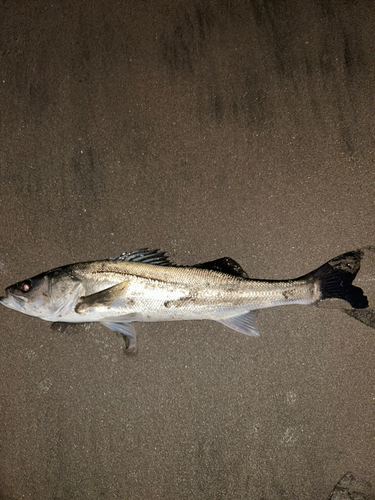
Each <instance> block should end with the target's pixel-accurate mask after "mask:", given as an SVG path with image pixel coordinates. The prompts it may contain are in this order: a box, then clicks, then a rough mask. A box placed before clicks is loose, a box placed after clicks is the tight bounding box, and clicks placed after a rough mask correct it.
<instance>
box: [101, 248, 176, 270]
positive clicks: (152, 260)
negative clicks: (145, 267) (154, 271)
mask: <svg viewBox="0 0 375 500" xmlns="http://www.w3.org/2000/svg"><path fill="white" fill-rule="evenodd" d="M109 260H126V261H128V262H141V263H142V264H152V265H154V266H173V264H172V262H171V261H170V260H169V258H168V257H167V256H166V255H165V252H161V251H160V250H149V249H148V248H140V249H139V250H134V251H133V252H129V253H122V254H121V255H119V256H118V257H112V258H111V259H109Z"/></svg>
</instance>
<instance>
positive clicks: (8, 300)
mask: <svg viewBox="0 0 375 500" xmlns="http://www.w3.org/2000/svg"><path fill="white" fill-rule="evenodd" d="M5 293H6V295H5V296H4V297H0V304H2V305H3V306H5V307H9V308H10V309H16V310H18V309H20V308H22V307H23V306H24V305H25V304H27V302H29V299H27V298H26V297H22V296H21V295H17V294H15V293H12V292H10V291H9V290H5Z"/></svg>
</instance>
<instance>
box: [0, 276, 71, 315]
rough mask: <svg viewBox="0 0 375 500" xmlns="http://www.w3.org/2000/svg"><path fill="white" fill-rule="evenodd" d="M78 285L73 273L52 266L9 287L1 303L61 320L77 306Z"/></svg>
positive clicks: (24, 312)
mask: <svg viewBox="0 0 375 500" xmlns="http://www.w3.org/2000/svg"><path fill="white" fill-rule="evenodd" d="M77 285H79V284H78V283H77V280H76V279H75V278H74V276H72V275H71V273H67V272H63V271H62V270H61V269H53V270H52V271H48V272H46V273H42V274H39V275H37V276H34V277H33V278H28V279H26V280H23V281H19V282H18V283H16V284H14V285H11V286H9V287H7V288H6V289H5V296H4V297H0V304H2V305H3V306H5V307H9V308H10V309H14V310H16V311H19V312H22V313H23V314H27V315H29V316H36V317H38V318H42V319H44V320H47V321H62V317H63V316H64V314H67V313H68V312H69V311H70V310H71V309H72V307H74V304H75V300H76V298H77V294H78V295H79V291H78V290H77V288H79V286H77Z"/></svg>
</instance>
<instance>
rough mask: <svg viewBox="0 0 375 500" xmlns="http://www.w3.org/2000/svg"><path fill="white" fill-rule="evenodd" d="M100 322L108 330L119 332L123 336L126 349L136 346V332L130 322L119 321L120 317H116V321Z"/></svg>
mask: <svg viewBox="0 0 375 500" xmlns="http://www.w3.org/2000/svg"><path fill="white" fill-rule="evenodd" d="M100 324H101V325H103V326H106V327H107V328H109V329H110V330H113V331H115V332H119V333H121V335H123V336H124V337H125V344H126V349H127V350H134V349H135V347H136V346H137V338H136V333H135V330H134V328H133V327H132V326H131V324H130V323H128V322H126V321H121V318H118V320H117V321H116V320H113V321H101V322H100Z"/></svg>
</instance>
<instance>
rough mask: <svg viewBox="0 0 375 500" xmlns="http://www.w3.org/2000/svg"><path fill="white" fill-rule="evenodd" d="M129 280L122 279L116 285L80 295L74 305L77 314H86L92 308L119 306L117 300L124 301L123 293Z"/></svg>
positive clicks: (91, 310)
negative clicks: (84, 295)
mask: <svg viewBox="0 0 375 500" xmlns="http://www.w3.org/2000/svg"><path fill="white" fill-rule="evenodd" d="M128 286H129V281H123V282H121V283H118V284H117V285H114V286H111V287H110V288H106V289H105V290H101V291H100V292H97V293H93V294H92V295H87V296H86V297H81V298H80V301H79V302H78V304H77V305H76V307H75V311H76V313H78V314H87V313H89V312H93V310H94V309H98V308H101V307H103V306H104V307H115V306H117V307H118V306H119V300H121V301H124V303H125V302H126V298H125V293H126V290H127V289H128Z"/></svg>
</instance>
